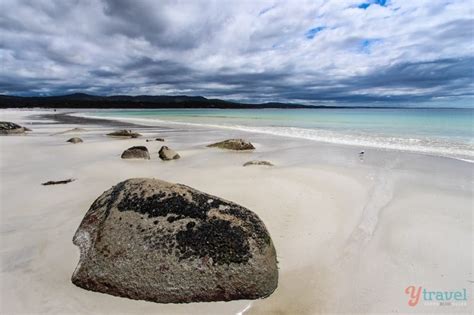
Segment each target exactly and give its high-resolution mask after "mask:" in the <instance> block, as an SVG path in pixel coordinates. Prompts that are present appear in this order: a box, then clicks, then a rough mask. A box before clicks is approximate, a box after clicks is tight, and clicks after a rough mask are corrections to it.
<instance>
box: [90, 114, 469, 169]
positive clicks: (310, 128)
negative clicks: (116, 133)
mask: <svg viewBox="0 0 474 315" xmlns="http://www.w3.org/2000/svg"><path fill="white" fill-rule="evenodd" d="M86 116H95V117H101V118H111V119H120V120H128V121H135V122H141V123H142V124H149V125H157V124H159V125H166V124H170V125H176V124H180V125H183V124H184V125H193V126H203V127H212V128H224V129H236V130H242V131H249V132H257V133H266V134H272V135H278V136H285V137H295V138H303V139H309V140H314V141H322V142H330V143H338V144H347V145H356V146H360V147H377V148H384V149H394V150H403V151H412V152H420V153H426V154H432V155H440V156H448V157H455V158H459V159H465V160H469V161H474V137H473V135H474V133H473V132H474V120H473V119H474V109H469V108H467V109H466V108H464V109H434V108H433V109H420V108H410V109H401V108H400V109H373V108H372V109H365V108H364V109H361V108H350V109H179V110H171V109H169V110H168V109H166V110H100V111H94V112H88V113H86Z"/></svg>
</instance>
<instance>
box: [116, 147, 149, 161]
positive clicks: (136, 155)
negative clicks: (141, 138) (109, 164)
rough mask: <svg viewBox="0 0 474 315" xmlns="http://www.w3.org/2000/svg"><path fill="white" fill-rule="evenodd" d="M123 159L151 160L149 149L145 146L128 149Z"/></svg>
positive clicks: (124, 152) (123, 154)
mask: <svg viewBox="0 0 474 315" xmlns="http://www.w3.org/2000/svg"><path fill="white" fill-rule="evenodd" d="M121 158H122V159H146V160H149V159H150V154H149V153H148V149H147V148H146V147H144V146H136V147H131V148H128V149H127V150H125V151H123V153H122V156H121Z"/></svg>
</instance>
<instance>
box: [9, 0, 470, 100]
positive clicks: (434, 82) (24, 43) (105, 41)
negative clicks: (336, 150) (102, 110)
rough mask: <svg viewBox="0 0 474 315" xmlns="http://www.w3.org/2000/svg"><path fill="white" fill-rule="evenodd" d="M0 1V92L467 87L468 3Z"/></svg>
mask: <svg viewBox="0 0 474 315" xmlns="http://www.w3.org/2000/svg"><path fill="white" fill-rule="evenodd" d="M0 7H1V8H0V11H1V13H0V61H1V72H0V94H14V95H57V94H66V93H72V92H86V93H91V94H100V95H110V94H130V95H138V94H168V95H176V94H186V95H203V96H206V97H218V98H223V99H232V100H240V101H253V102H266V101H291V102H297V103H321V102H364V103H366V102H371V101H392V102H393V101H396V102H403V101H408V102H426V101H429V102H431V101H439V100H441V101H447V102H469V101H471V100H472V95H473V93H474V89H473V87H474V84H473V71H474V54H473V52H474V39H473V28H474V22H473V10H474V5H473V4H472V3H470V2H469V1H456V0H452V1H443V0H429V1H425V0H416V1H414V0H386V1H385V0H355V1H352V0H332V1H327V0H325V1H323V0H312V1H306V0H301V1H300V0H298V1H296V0H295V1H255V0H252V1H246V0H220V1H191V0H189V1H155V0H2V1H1V4H0ZM466 100H467V101H466Z"/></svg>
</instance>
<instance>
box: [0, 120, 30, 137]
mask: <svg viewBox="0 0 474 315" xmlns="http://www.w3.org/2000/svg"><path fill="white" fill-rule="evenodd" d="M26 131H31V130H30V129H28V128H26V127H22V126H20V125H18V124H15V123H12V122H9V121H0V135H18V134H24V133H25V132H26Z"/></svg>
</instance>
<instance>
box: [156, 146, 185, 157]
mask: <svg viewBox="0 0 474 315" xmlns="http://www.w3.org/2000/svg"><path fill="white" fill-rule="evenodd" d="M158 155H159V156H160V159H162V160H164V161H169V160H177V159H179V158H180V157H181V156H180V155H179V154H178V153H176V151H174V150H172V149H170V148H168V147H167V146H165V145H164V146H162V147H161V149H160V151H158Z"/></svg>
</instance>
